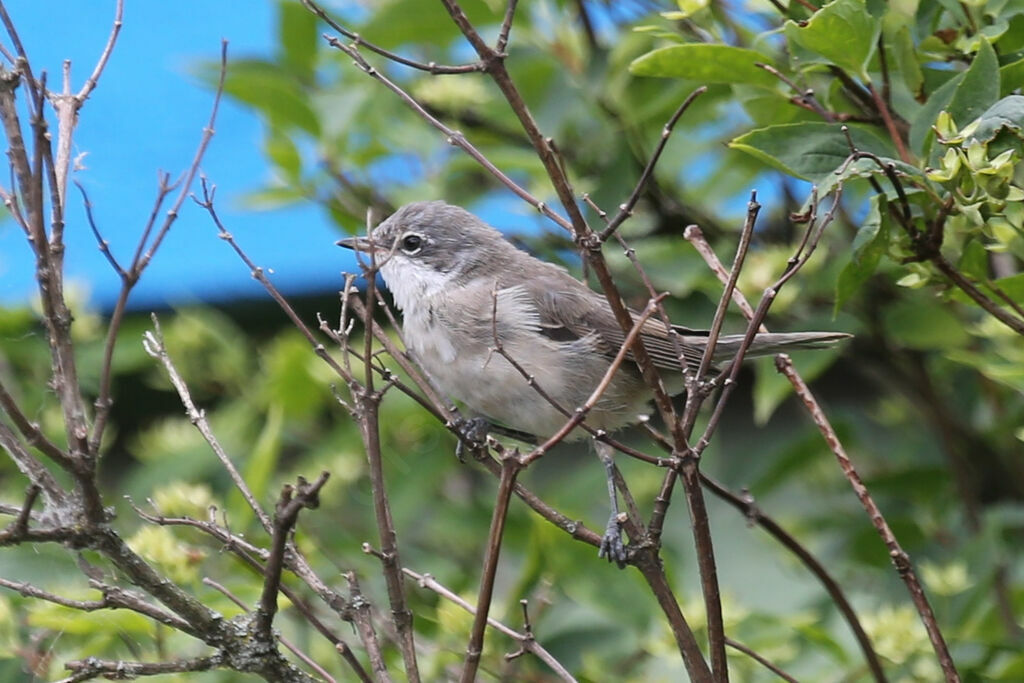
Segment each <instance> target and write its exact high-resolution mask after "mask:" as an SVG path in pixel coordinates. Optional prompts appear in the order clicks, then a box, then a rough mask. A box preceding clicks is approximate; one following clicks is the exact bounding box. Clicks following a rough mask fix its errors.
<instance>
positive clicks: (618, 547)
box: [597, 512, 629, 569]
mask: <svg viewBox="0 0 1024 683" xmlns="http://www.w3.org/2000/svg"><path fill="white" fill-rule="evenodd" d="M597 556H598V557H604V558H606V559H607V560H608V561H609V562H614V563H615V564H617V565H618V567H619V569H625V568H626V560H627V559H629V555H628V553H627V552H626V544H625V543H623V542H622V524H621V522H619V516H618V515H617V514H616V513H614V512H613V513H612V516H611V517H609V518H608V526H606V527H605V529H604V536H602V537H601V547H600V548H599V549H598V551H597Z"/></svg>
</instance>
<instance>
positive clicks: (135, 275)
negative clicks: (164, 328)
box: [89, 40, 228, 452]
mask: <svg viewBox="0 0 1024 683" xmlns="http://www.w3.org/2000/svg"><path fill="white" fill-rule="evenodd" d="M227 60H228V43H227V41H226V40H225V41H222V42H221V46H220V78H219V80H218V81H217V90H216V92H215V93H214V96H213V105H212V106H211V107H210V117H209V119H208V120H207V123H206V126H205V127H204V128H203V133H202V136H201V137H200V139H199V145H198V146H197V147H196V151H195V154H194V155H193V156H192V163H191V164H190V165H189V167H188V169H187V170H186V171H185V172H184V174H183V175H182V179H181V180H180V181H179V182H177V183H174V184H168V176H167V174H161V176H160V189H159V190H158V192H157V200H156V203H155V204H154V206H153V212H152V214H151V215H150V218H149V221H148V222H147V224H146V227H145V228H144V229H143V231H142V236H141V237H140V238H139V243H138V246H137V247H136V249H135V255H134V256H133V257H132V262H131V265H130V266H129V267H128V271H127V276H125V277H123V278H122V284H121V292H120V294H119V295H118V298H117V303H116V304H115V305H114V312H113V313H112V314H111V316H110V325H109V327H108V329H107V339H106V343H105V345H104V347H103V364H102V366H101V369H100V389H99V393H98V394H97V397H96V421H95V424H94V425H93V430H92V436H91V437H90V438H89V445H90V449H91V451H92V452H98V450H99V448H100V445H101V443H102V440H103V432H104V430H105V429H106V425H107V420H108V418H109V416H110V406H111V397H110V382H111V377H110V375H111V371H112V365H111V364H112V362H113V357H114V345H115V343H116V342H117V333H118V331H119V330H120V328H121V322H122V320H123V318H124V312H125V308H126V306H127V304H128V295H129V294H130V293H131V290H132V288H133V287H134V286H135V283H136V282H138V280H139V277H141V275H142V272H143V271H144V270H145V269H146V266H147V265H149V262H150V261H151V260H152V259H153V255H154V254H155V253H156V250H157V249H158V248H159V247H160V244H161V243H162V242H163V240H164V237H166V236H167V233H168V232H169V231H170V229H171V226H172V225H174V222H175V221H176V220H177V218H178V211H179V210H180V209H181V205H182V203H184V201H185V198H186V197H188V196H189V195H190V191H191V187H192V181H193V180H194V179H195V176H196V174H197V173H198V172H199V164H200V163H201V162H202V160H203V156H204V155H205V154H206V149H207V147H208V146H209V144H210V140H212V139H213V135H214V124H215V123H216V122H217V111H218V110H219V108H220V100H221V96H222V95H223V93H224V80H225V79H226V78H227V63H228V62H227ZM179 185H180V190H179V192H178V196H177V198H175V200H174V202H173V203H172V204H171V208H170V209H168V211H167V213H166V216H165V218H164V222H163V224H162V225H161V226H160V228H159V230H158V231H157V234H156V237H155V238H154V239H153V241H152V242H151V243H150V244H149V248H148V249H146V244H147V242H148V241H149V235H150V233H151V231H152V229H153V227H154V226H155V224H156V216H157V213H158V211H159V210H160V208H161V207H162V205H163V202H164V199H165V198H166V197H167V196H168V195H169V194H170V193H171V192H172V191H173V188H174V187H178V186H179ZM143 250H145V252H144V251H143Z"/></svg>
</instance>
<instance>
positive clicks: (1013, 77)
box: [999, 59, 1024, 96]
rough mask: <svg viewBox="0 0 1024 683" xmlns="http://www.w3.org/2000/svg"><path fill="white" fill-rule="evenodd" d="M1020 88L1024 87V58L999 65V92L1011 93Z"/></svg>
mask: <svg viewBox="0 0 1024 683" xmlns="http://www.w3.org/2000/svg"><path fill="white" fill-rule="evenodd" d="M1018 88H1024V59H1018V60H1017V61H1015V62H1010V63H1009V64H1004V65H1003V66H1001V67H999V94H1000V95H1003V96H1005V95H1009V94H1010V93H1012V92H1013V91H1014V90H1017V89H1018Z"/></svg>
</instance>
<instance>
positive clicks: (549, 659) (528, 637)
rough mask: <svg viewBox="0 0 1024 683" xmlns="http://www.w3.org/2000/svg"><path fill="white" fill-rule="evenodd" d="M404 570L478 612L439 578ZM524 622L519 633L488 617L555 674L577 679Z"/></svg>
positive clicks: (423, 586)
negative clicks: (523, 628)
mask: <svg viewBox="0 0 1024 683" xmlns="http://www.w3.org/2000/svg"><path fill="white" fill-rule="evenodd" d="M402 572H403V573H404V574H405V575H406V576H408V577H410V578H411V579H413V580H414V581H416V583H417V584H418V585H419V586H420V588H427V589H429V590H432V591H434V592H435V593H437V594H438V595H440V596H441V597H442V598H444V599H446V600H448V601H450V602H452V603H454V604H456V605H458V606H459V607H461V608H462V609H464V610H466V611H467V612H469V613H470V614H473V615H475V614H476V608H474V607H473V605H471V604H469V603H468V602H466V601H465V600H463V599H462V598H461V597H459V595H458V594H456V593H453V592H452V591H450V590H449V589H448V588H446V587H445V586H444V585H443V584H441V583H440V582H438V581H437V579H435V578H434V577H433V576H431V575H430V574H418V573H417V572H414V571H413V570H411V569H409V568H408V567H405V568H403V569H402ZM521 602H522V603H524V605H523V613H524V616H525V615H526V606H525V603H526V601H525V600H522V601H521ZM524 623H525V633H519V632H518V631H516V630H515V629H512V628H509V627H508V626H506V625H505V624H503V623H501V622H500V621H498V620H497V619H494V618H493V617H487V625H488V626H490V627H491V628H493V629H495V630H497V631H501V632H502V633H503V634H505V635H506V636H508V637H509V638H513V639H515V640H517V641H519V645H520V648H522V651H523V652H529V653H530V654H532V655H534V656H535V657H537V659H539V660H541V661H542V662H544V663H545V664H547V665H548V666H549V667H551V670H552V671H554V673H555V675H556V676H558V677H559V678H560V679H562V680H563V681H575V680H576V679H575V678H573V675H572V674H571V673H569V671H568V670H567V669H566V668H565V667H564V666H562V664H561V663H560V662H559V661H558V660H557V659H555V658H554V656H552V654H551V653H550V652H548V651H547V650H545V649H544V647H543V646H542V645H541V644H540V643H538V642H537V640H536V639H535V638H534V635H533V629H532V628H531V627H530V621H529V618H526V619H525V620H524ZM517 656H518V655H517ZM511 658H512V655H506V659H511Z"/></svg>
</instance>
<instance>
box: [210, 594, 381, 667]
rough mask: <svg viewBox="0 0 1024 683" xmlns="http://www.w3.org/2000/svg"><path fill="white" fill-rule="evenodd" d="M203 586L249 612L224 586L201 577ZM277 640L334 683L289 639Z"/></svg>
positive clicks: (239, 599) (281, 637)
mask: <svg viewBox="0 0 1024 683" xmlns="http://www.w3.org/2000/svg"><path fill="white" fill-rule="evenodd" d="M203 585H206V586H209V587H211V588H213V589H214V590H216V591H218V592H219V593H221V594H222V595H224V596H225V597H226V598H227V599H228V600H230V601H231V602H233V603H235V604H236V605H238V606H239V607H241V608H242V609H243V610H245V611H246V612H248V611H249V606H248V605H246V604H245V602H243V601H242V599H241V598H239V597H238V596H237V595H235V594H234V593H232V592H231V591H230V590H228V588H227V587H226V586H224V585H223V584H220V583H217V582H216V581H214V580H213V579H211V578H209V577H206V576H204V577H203ZM277 640H278V642H280V643H281V644H282V645H284V646H285V648H287V649H288V651H289V652H291V653H292V654H293V655H295V656H296V657H298V658H299V659H301V660H302V662H303V663H304V664H305V665H306V666H308V667H309V668H311V669H313V670H314V671H316V673H317V675H318V676H320V677H321V678H323V679H324V680H325V681H327V682H328V683H336V681H335V679H334V677H333V676H331V674H329V673H328V672H327V670H326V669H324V668H323V667H322V666H320V665H319V664H317V663H316V661H314V660H313V658H312V657H310V656H309V655H307V654H306V653H305V652H303V651H302V650H300V649H299V648H298V646H296V645H295V644H294V643H293V642H291V641H290V640H289V639H287V638H285V637H284V636H282V635H281V634H277ZM362 680H368V679H365V678H364V679H362Z"/></svg>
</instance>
